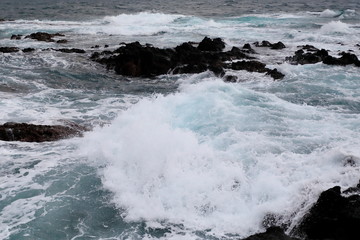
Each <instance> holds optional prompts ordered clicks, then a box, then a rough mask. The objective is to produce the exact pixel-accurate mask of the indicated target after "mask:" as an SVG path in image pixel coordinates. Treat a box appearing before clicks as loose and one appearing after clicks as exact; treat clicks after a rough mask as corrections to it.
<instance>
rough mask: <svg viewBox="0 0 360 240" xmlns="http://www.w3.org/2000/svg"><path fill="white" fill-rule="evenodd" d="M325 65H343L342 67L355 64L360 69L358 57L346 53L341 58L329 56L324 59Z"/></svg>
mask: <svg viewBox="0 0 360 240" xmlns="http://www.w3.org/2000/svg"><path fill="white" fill-rule="evenodd" d="M323 63H324V64H328V65H341V66H345V65H350V64H354V65H355V66H358V67H360V62H359V59H358V58H357V56H356V55H355V54H352V53H345V52H342V53H341V57H340V58H335V57H332V56H327V57H326V58H324V60H323Z"/></svg>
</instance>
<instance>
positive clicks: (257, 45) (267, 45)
mask: <svg viewBox="0 0 360 240" xmlns="http://www.w3.org/2000/svg"><path fill="white" fill-rule="evenodd" d="M254 45H255V47H271V46H272V44H271V43H270V42H269V41H266V40H264V41H262V42H261V43H259V42H254Z"/></svg>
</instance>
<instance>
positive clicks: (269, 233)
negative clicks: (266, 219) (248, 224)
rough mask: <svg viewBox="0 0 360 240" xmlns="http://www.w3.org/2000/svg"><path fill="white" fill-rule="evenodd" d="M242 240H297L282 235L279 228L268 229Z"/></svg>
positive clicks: (281, 230)
mask: <svg viewBox="0 0 360 240" xmlns="http://www.w3.org/2000/svg"><path fill="white" fill-rule="evenodd" d="M243 240H299V239H297V238H292V237H289V236H288V235H286V234H285V233H284V230H283V229H281V228H280V227H269V228H268V229H267V230H266V232H264V233H258V234H254V235H252V236H250V237H247V238H245V239H243Z"/></svg>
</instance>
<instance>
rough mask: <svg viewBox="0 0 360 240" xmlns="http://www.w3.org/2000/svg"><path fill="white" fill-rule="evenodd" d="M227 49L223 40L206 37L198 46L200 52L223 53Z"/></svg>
mask: <svg viewBox="0 0 360 240" xmlns="http://www.w3.org/2000/svg"><path fill="white" fill-rule="evenodd" d="M224 48H225V43H224V41H223V40H222V39H221V38H214V39H210V38H208V37H205V38H204V39H203V40H202V41H201V42H200V43H199V46H198V49H199V50H200V51H214V52H218V51H222V50H223V49H224Z"/></svg>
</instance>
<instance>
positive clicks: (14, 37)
mask: <svg viewBox="0 0 360 240" xmlns="http://www.w3.org/2000/svg"><path fill="white" fill-rule="evenodd" d="M22 36H23V35H21V34H13V35H12V36H11V38H10V39H11V40H21V37H22Z"/></svg>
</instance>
